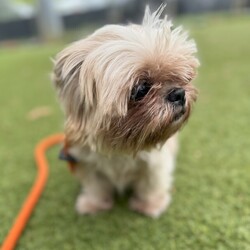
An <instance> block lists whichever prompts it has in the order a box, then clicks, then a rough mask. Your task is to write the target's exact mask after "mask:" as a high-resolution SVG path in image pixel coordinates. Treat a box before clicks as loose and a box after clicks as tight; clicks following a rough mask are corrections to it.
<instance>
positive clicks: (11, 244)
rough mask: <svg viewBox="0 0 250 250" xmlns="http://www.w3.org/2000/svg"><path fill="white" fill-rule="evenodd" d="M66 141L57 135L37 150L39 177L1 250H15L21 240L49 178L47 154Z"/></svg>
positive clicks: (40, 144) (45, 140)
mask: <svg viewBox="0 0 250 250" xmlns="http://www.w3.org/2000/svg"><path fill="white" fill-rule="evenodd" d="M63 141H64V135H63V134H55V135H52V136H49V137H47V138H45V139H43V140H42V141H41V142H40V143H38V145H37V146H36V149H35V159H36V163H37V168H38V169H37V170H38V172H37V177H36V180H35V182H34V184H33V186H32V188H31V190H30V193H29V194H28V196H27V198H26V200H25V202H24V204H23V207H22V208H21V210H20V212H19V214H18V216H17V218H16V220H15V222H14V224H13V226H12V228H11V229H10V231H9V233H8V235H7V237H6V238H5V240H4V242H3V245H2V246H1V250H12V249H14V248H15V246H16V244H17V241H18V239H19V238H20V236H21V234H22V232H23V230H24V228H25V226H26V224H27V222H28V220H29V217H30V215H31V213H32V211H33V210H34V208H35V205H36V204H37V202H38V200H39V198H40V196H41V194H42V191H43V189H44V187H45V184H46V181H47V178H48V172H49V169H48V162H47V159H46V157H45V152H46V151H47V149H48V148H50V147H51V146H53V145H55V144H58V143H61V142H63Z"/></svg>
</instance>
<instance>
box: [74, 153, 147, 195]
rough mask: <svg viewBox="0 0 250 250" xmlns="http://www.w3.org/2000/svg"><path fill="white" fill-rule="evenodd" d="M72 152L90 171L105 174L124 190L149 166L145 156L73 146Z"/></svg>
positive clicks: (118, 187)
mask: <svg viewBox="0 0 250 250" xmlns="http://www.w3.org/2000/svg"><path fill="white" fill-rule="evenodd" d="M70 153H71V154H72V155H73V156H74V157H76V158H77V159H78V160H79V161H80V162H81V163H82V164H83V167H84V168H87V169H88V171H96V172H99V173H101V174H102V175H104V176H105V177H106V178H108V179H109V181H110V182H111V183H112V184H113V185H114V186H115V187H116V189H117V190H118V191H120V192H122V191H123V190H124V189H125V188H126V187H128V186H129V185H131V184H132V183H133V182H134V181H136V179H137V177H138V175H140V173H141V172H142V171H143V169H145V168H146V167H147V164H146V161H145V160H144V159H143V157H140V156H137V157H132V156H129V155H113V156H109V157H108V156H104V155H101V154H98V153H95V152H93V151H90V150H88V149H79V148H71V149H70Z"/></svg>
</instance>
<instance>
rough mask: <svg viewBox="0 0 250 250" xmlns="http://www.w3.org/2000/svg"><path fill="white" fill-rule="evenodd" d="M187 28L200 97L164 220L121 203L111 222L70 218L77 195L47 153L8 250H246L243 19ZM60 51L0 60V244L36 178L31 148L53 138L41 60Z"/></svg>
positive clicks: (249, 201)
mask: <svg viewBox="0 0 250 250" xmlns="http://www.w3.org/2000/svg"><path fill="white" fill-rule="evenodd" d="M182 21H183V22H184V21H185V19H184V20H182ZM187 23H188V26H190V28H191V34H192V36H193V37H194V38H195V39H196V41H197V43H198V47H199V57H200V60H201V64H202V66H201V68H200V70H199V77H198V79H197V81H196V84H197V86H198V88H199V90H200V96H199V100H198V102H197V104H196V107H195V110H194V113H193V116H192V118H191V119H190V122H189V123H188V125H187V126H186V127H185V129H184V130H183V131H182V133H181V151H180V154H179V157H178V163H177V169H176V173H175V182H174V190H175V191H174V193H173V203H172V204H171V206H170V208H169V210H168V211H167V213H165V214H164V215H163V216H162V217H161V218H160V219H159V220H152V219H149V218H145V217H143V216H140V215H138V214H135V213H133V212H131V211H129V210H128V209H127V202H126V199H124V198H121V199H120V200H119V201H118V202H117V204H116V206H115V208H114V209H113V211H112V212H110V213H103V214H99V215H97V216H95V217H80V216H78V215H76V214H75V212H74V209H73V206H74V202H75V198H76V195H77V193H78V191H79V185H78V184H77V183H76V182H75V181H74V179H73V178H72V176H71V175H70V174H69V173H68V170H67V168H66V166H65V164H64V163H62V162H59V161H58V160H57V151H58V148H54V149H52V150H51V151H50V153H49V161H50V164H51V166H50V178H49V181H48V185H47V187H46V190H45V192H44V194H43V196H42V198H41V200H40V202H39V204H38V206H37V208H36V210H35V212H34V214H33V216H32V218H31V220H30V221H29V224H28V226H27V228H26V230H25V232H24V234H23V236H22V238H21V240H20V242H19V245H18V248H17V249H30V250H33V249H38V250H40V249H41V250H43V249H44V250H47V249H65V250H66V249H95V250H99V249H100V250H101V249H109V250H115V249H122V250H124V249H129V250H130V249H143V250H151V249H152V250H153V249H154V250H155V249H156V250H162V249H177V250H182V249H185V250H186V249H191V250H201V249H202V250H214V249H220V250H222V249H225V250H228V249H232V250H236V249H237V250H238V249H240V250H248V249H250V188H249V183H250V154H249V148H250V139H249V124H250V116H249V106H250V98H249V96H250V76H249V72H250V71H249V70H250V61H249V58H250V47H249V40H250V33H249V32H248V30H249V26H250V17H249V16H243V17H239V16H238V17H237V16H236V17H233V16H224V17H219V16H213V17H197V18H195V19H188V20H187ZM61 47H62V46H61V45H58V46H56V45H50V46H33V47H30V46H29V47H27V46H26V47H25V46H22V47H19V48H13V49H1V50H0V65H1V66H0V76H1V81H0V104H1V105H0V115H1V122H0V136H1V137H0V139H1V140H0V155H1V157H0V166H1V174H0V240H1V239H3V238H4V236H5V235H6V233H7V231H8V229H9V228H10V226H11V224H12V221H13V219H14V217H15V215H16V214H17V212H18V210H19V208H20V205H21V203H22V201H23V199H24V198H25V196H26V194H27V192H28V190H29V188H30V186H31V184H32V182H33V179H34V177H35V174H36V170H35V163H34V160H33V148H34V146H35V144H36V143H37V142H38V141H39V140H40V139H41V138H43V137H45V136H47V135H49V134H52V133H54V132H57V131H61V130H62V114H61V111H60V109H59V107H58V106H59V105H58V104H57V102H56V100H55V97H54V91H53V89H52V87H51V86H50V82H49V76H48V74H49V71H50V69H51V63H50V62H49V59H48V58H49V57H50V56H53V55H54V54H55V53H56V52H57V51H59V50H60V49H61ZM39 106H49V107H50V108H51V109H52V111H53V114H52V115H50V116H47V117H45V118H40V119H38V120H35V121H30V120H28V119H27V113H28V112H29V111H30V110H32V109H33V108H34V107H39Z"/></svg>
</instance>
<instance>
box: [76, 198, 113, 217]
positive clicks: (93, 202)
mask: <svg viewBox="0 0 250 250" xmlns="http://www.w3.org/2000/svg"><path fill="white" fill-rule="evenodd" d="M112 207H113V200H112V199H98V198H96V197H92V196H89V195H86V194H80V195H79V196H78V197H77V200H76V211H77V212H78V213H79V214H96V213H97V212H100V211H104V210H109V209H111V208H112Z"/></svg>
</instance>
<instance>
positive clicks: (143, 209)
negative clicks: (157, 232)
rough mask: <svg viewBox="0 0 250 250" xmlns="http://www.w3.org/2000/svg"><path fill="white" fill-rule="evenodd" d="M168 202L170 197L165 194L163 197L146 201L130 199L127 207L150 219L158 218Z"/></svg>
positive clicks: (154, 197)
mask: <svg viewBox="0 0 250 250" xmlns="http://www.w3.org/2000/svg"><path fill="white" fill-rule="evenodd" d="M170 202H171V196H170V195H168V194H166V195H164V196H162V195H161V196H153V197H150V198H149V199H146V200H142V199H140V198H137V197H132V198H131V199H130V204H129V205H130V208H131V209H132V210H134V211H137V212H139V213H142V214H144V215H147V216H150V217H152V218H158V217H159V216H160V215H161V214H162V213H163V212H164V211H165V210H166V208H167V207H168V205H169V204H170Z"/></svg>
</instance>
